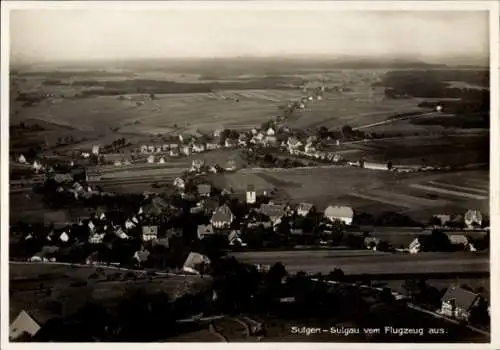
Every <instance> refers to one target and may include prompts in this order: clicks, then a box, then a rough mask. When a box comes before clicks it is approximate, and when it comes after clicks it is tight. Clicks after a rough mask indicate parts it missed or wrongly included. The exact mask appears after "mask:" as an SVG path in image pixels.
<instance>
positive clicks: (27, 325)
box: [9, 310, 58, 341]
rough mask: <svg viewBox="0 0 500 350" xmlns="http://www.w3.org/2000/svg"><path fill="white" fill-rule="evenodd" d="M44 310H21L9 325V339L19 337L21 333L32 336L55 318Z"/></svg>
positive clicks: (55, 316)
mask: <svg viewBox="0 0 500 350" xmlns="http://www.w3.org/2000/svg"><path fill="white" fill-rule="evenodd" d="M57 317H58V316H57V315H54V314H52V313H50V312H47V311H46V310H30V311H29V312H28V311H26V310H21V312H20V313H19V314H18V315H17V317H16V318H15V319H14V321H12V323H11V324H10V326H9V341H15V340H17V339H20V338H21V336H23V335H28V336H30V337H34V336H35V335H36V334H37V333H38V332H39V331H40V329H42V327H43V326H44V325H45V324H46V323H47V322H48V321H50V320H51V319H54V318H57Z"/></svg>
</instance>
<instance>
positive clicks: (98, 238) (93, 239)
mask: <svg viewBox="0 0 500 350" xmlns="http://www.w3.org/2000/svg"><path fill="white" fill-rule="evenodd" d="M103 240H104V233H94V234H93V235H90V236H89V243H90V244H101V243H102V241H103Z"/></svg>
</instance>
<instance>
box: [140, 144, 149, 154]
mask: <svg viewBox="0 0 500 350" xmlns="http://www.w3.org/2000/svg"><path fill="white" fill-rule="evenodd" d="M141 153H148V146H147V145H141Z"/></svg>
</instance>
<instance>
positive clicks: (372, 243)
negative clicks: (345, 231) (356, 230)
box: [364, 237, 380, 250]
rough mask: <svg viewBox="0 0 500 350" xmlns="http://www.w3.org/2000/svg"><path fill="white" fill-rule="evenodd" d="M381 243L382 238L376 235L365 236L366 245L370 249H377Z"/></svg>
mask: <svg viewBox="0 0 500 350" xmlns="http://www.w3.org/2000/svg"><path fill="white" fill-rule="evenodd" d="M379 243H380V239H379V238H376V237H365V239H364V246H365V247H366V249H369V250H377V246H378V245H379Z"/></svg>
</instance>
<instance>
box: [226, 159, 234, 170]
mask: <svg viewBox="0 0 500 350" xmlns="http://www.w3.org/2000/svg"><path fill="white" fill-rule="evenodd" d="M224 169H225V170H227V171H235V170H236V161H235V160H234V159H229V160H228V161H227V163H226V166H225V168H224Z"/></svg>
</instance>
